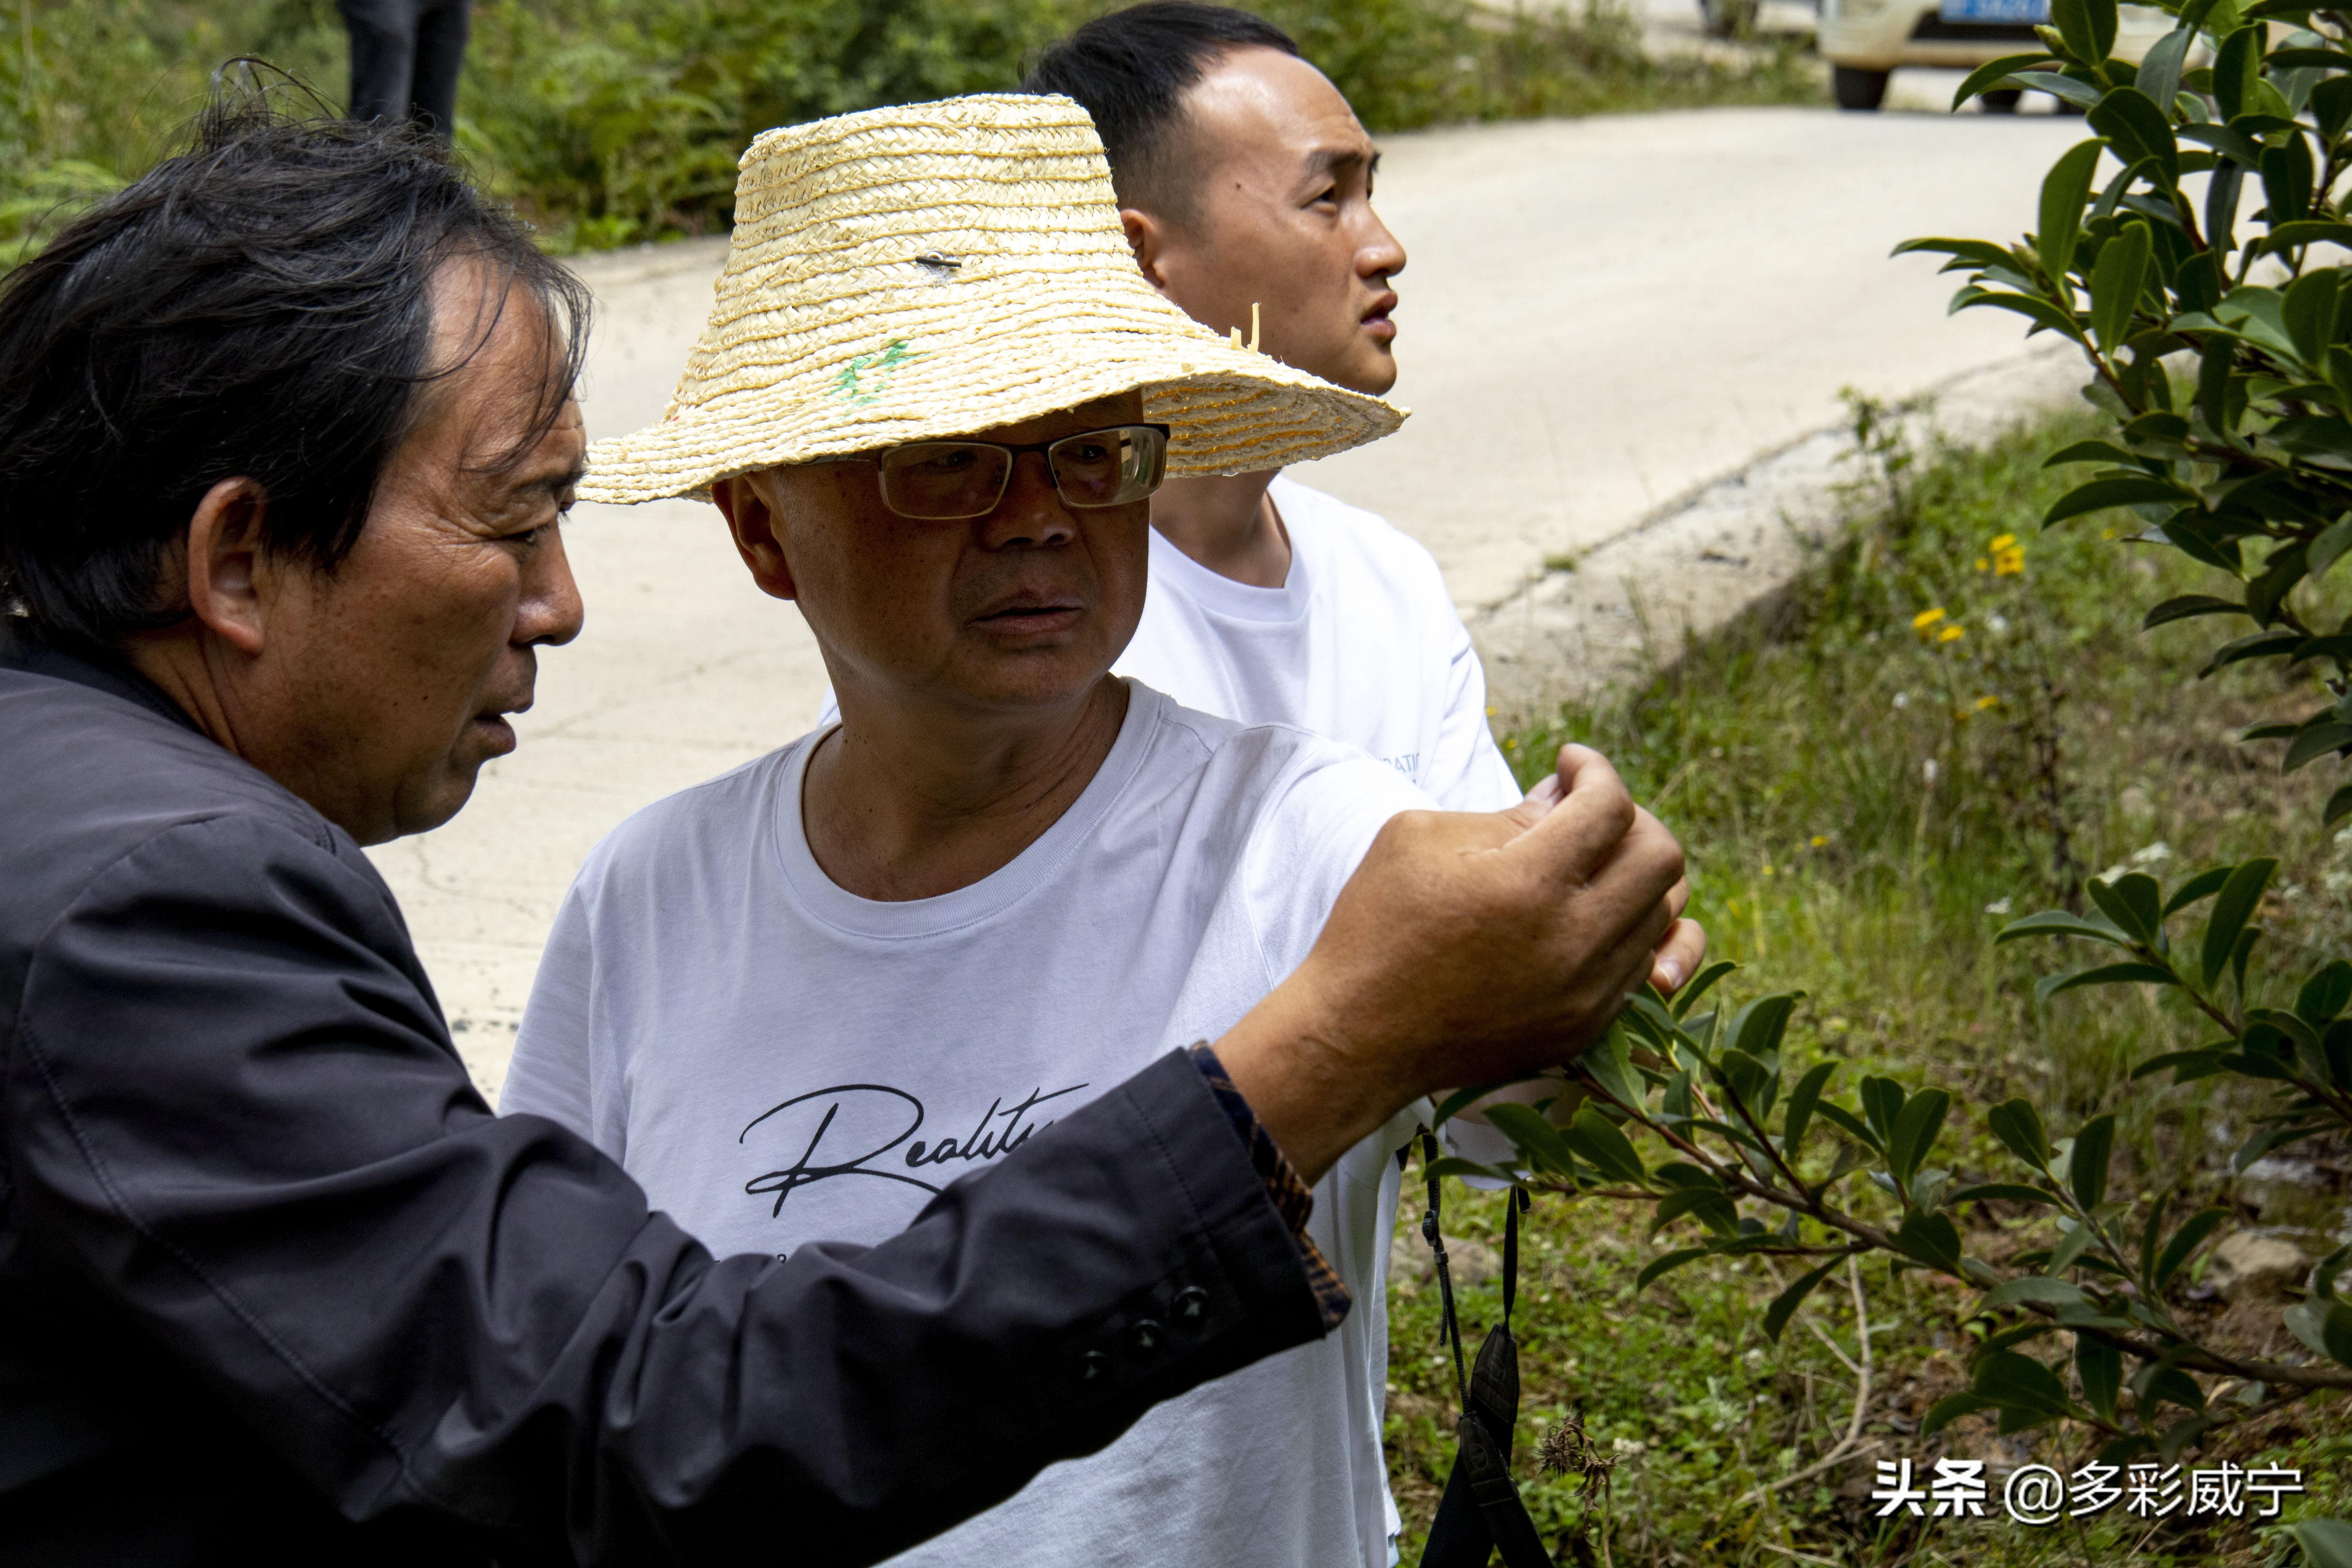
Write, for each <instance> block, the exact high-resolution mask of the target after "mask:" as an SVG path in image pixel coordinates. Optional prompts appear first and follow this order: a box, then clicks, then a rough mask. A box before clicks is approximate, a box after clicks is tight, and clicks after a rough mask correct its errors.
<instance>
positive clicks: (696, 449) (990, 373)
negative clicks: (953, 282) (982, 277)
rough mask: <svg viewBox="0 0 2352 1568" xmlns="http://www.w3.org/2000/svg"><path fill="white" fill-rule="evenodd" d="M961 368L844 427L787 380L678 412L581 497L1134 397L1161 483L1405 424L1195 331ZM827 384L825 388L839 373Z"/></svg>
mask: <svg viewBox="0 0 2352 1568" xmlns="http://www.w3.org/2000/svg"><path fill="white" fill-rule="evenodd" d="M1186 324H1187V325H1191V324H1192V323H1191V322H1190V321H1187V322H1186ZM1195 330H1196V331H1198V330H1199V329H1195ZM868 357H869V358H871V357H872V356H871V355H869V356H868ZM821 368H822V367H820V369H821ZM974 368H978V369H980V370H981V371H982V376H981V378H980V380H981V384H977V385H975V384H973V380H974V378H973V377H972V376H971V374H958V367H957V366H956V364H955V363H953V360H952V359H951V358H950V357H949V356H945V355H942V356H940V357H939V358H938V359H937V360H936V361H934V360H929V359H913V360H910V361H908V362H907V363H905V364H904V365H903V366H896V367H892V369H891V372H890V374H888V376H887V381H886V382H885V384H884V386H883V388H882V389H881V391H880V393H879V395H877V397H876V398H875V400H874V402H873V403H872V404H870V405H867V406H865V407H863V408H861V409H860V410H859V413H860V415H861V417H859V418H858V419H857V420H856V421H855V422H854V423H843V422H840V421H839V420H837V419H835V417H833V414H834V410H833V409H832V408H830V407H828V406H827V404H828V403H830V402H832V401H833V400H832V399H822V398H820V399H813V398H811V397H809V396H808V395H806V392H805V389H804V387H802V386H794V385H793V384H778V385H773V386H767V387H756V388H751V389H747V390H746V391H744V392H742V393H740V394H739V395H734V396H731V397H726V398H722V399H716V400H713V401H712V402H709V403H707V404H704V405H701V406H699V407H696V408H692V409H678V410H676V411H675V412H674V413H673V414H672V415H671V416H670V417H669V418H667V419H666V420H664V421H663V422H662V423H661V424H659V425H655V426H649V427H647V428H646V429H643V430H639V431H636V432H635V433H633V434H631V435H627V436H623V437H615V438H614V439H610V440H605V441H599V442H597V443H596V444H595V445H593V447H590V448H589V453H588V473H587V477H586V478H585V479H583V481H582V482H581V485H580V492H579V493H580V495H581V497H582V499H583V500H597V501H612V502H618V503H621V504H624V505H626V504H631V503H635V502H640V501H650V500H663V499H666V498H669V497H674V496H688V497H692V498H694V499H696V500H709V495H710V487H711V486H712V485H713V484H715V483H717V482H718V481H719V480H720V479H728V478H731V477H733V476H735V475H738V474H747V473H754V472H757V471H759V470H761V469H763V468H782V467H784V466H786V465H789V464H793V463H809V462H819V461H822V460H824V459H825V458H844V457H850V456H854V455H856V454H858V453H861V452H872V451H877V450H879V449H881V448H883V447H892V446H897V445H899V444H901V443H903V442H908V441H934V440H941V439H946V438H950V437H957V436H971V435H978V434H981V433H982V431H985V430H990V429H995V428H998V427H1001V426H1009V425H1018V424H1022V423H1024V422H1026V421H1028V420H1031V419H1035V418H1039V417H1041V416H1045V415H1048V414H1055V413H1059V412H1061V411H1062V410H1064V409H1067V408H1076V407H1077V406H1079V405H1082V404H1087V403H1093V402H1096V401H1097V400H1099V399H1102V398H1107V397H1114V396H1117V395H1118V394H1120V393H1123V392H1132V391H1138V390H1140V391H1141V392H1142V393H1143V395H1144V397H1143V407H1144V412H1143V417H1144V418H1145V419H1146V420H1147V421H1150V422H1151V423H1154V424H1163V425H1166V426H1169V442H1168V471H1169V473H1170V475H1171V477H1179V476H1186V475H1198V474H1229V473H1255V472H1259V471H1262V470H1265V469H1267V468H1282V467H1285V466H1286V465H1287V464H1291V463H1297V462H1306V461H1309V460H1311V459H1313V458H1322V457H1328V456H1329V455H1331V454H1332V453H1335V452H1343V451H1346V450H1347V449H1349V447H1360V446H1361V445H1363V444H1364V443H1365V442H1367V441H1376V440H1378V439H1380V438H1381V437H1383V436H1387V435H1390V434H1391V433H1393V432H1394V431H1395V430H1396V429H1397V427H1398V426H1401V425H1402V423H1403V422H1404V418H1405V415H1406V410H1404V409H1402V408H1399V407H1397V406H1396V405H1393V404H1391V403H1387V402H1384V401H1382V400H1381V399H1380V398H1377V397H1369V396H1366V395H1362V394H1360V393H1354V392H1349V391H1346V390H1345V389H1343V388H1340V387H1336V386H1333V385H1331V384H1329V383H1328V382H1324V381H1320V380H1318V379H1317V378H1315V377H1314V376H1310V375H1307V374H1305V373H1303V372H1300V371H1296V370H1293V369H1291V368H1290V367H1289V366H1287V365H1285V364H1282V363H1279V362H1277V361H1275V360H1272V359H1269V358H1268V357H1266V356H1265V355H1264V354H1261V353H1252V352H1250V351H1249V350H1247V349H1244V348H1235V347H1234V346H1232V345H1231V344H1229V343H1227V342H1225V341H1224V340H1223V339H1220V338H1217V337H1215V336H1213V335H1212V334H1210V333H1208V332H1206V331H1201V332H1200V336H1199V337H1198V338H1195V339H1192V341H1190V342H1184V341H1181V340H1177V341H1171V339H1170V338H1169V337H1167V336H1166V335H1163V334H1161V333H1157V332H1151V333H1143V332H1133V331H1079V332H1067V331H1062V332H1055V331H1050V330H1049V331H1045V332H1042V333H1039V334H1036V335H1034V336H1031V335H1024V334H1021V333H1018V332H1014V333H1008V334H1006V335H1005V336H1004V337H1002V338H999V339H997V340H996V341H995V342H992V344H991V345H990V347H989V352H988V353H987V354H986V355H985V363H984V365H982V366H977V367H974ZM806 379H807V378H806V377H805V376H795V377H793V381H794V382H803V381H805V380H806ZM830 379H832V380H833V381H835V383H838V382H839V381H840V379H841V372H839V371H835V372H834V374H833V375H832V377H831V378H830ZM982 409H984V410H985V413H984V414H983V413H980V412H978V411H979V410H982Z"/></svg>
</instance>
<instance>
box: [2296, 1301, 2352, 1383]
mask: <svg viewBox="0 0 2352 1568" xmlns="http://www.w3.org/2000/svg"><path fill="white" fill-rule="evenodd" d="M2286 1326H2287V1328H2288V1329H2289V1330H2291V1331H2293V1332H2294V1337H2295V1338H2297V1339H2299V1340H2301V1341H2302V1342H2304V1343H2305V1344H2307V1345H2309V1346H2310V1347H2311V1348H2312V1349H2313V1350H2315V1351H2316V1352H2319V1353H2320V1354H2321V1355H2324V1356H2326V1357H2328V1358H2329V1359H2330V1360H2333V1361H2338V1362H2341V1363H2344V1364H2345V1365H2347V1366H2352V1307H2347V1306H2346V1305H2345V1304H2344V1303H2343V1302H2341V1301H2337V1300H2330V1299H2329V1298H2327V1297H2325V1296H2314V1297H2312V1298H2311V1299H2310V1300H2307V1301H2304V1302H2302V1303H2301V1304H2299V1305H2297V1306H2294V1307H2290V1308H2288V1309H2287V1310H2286Z"/></svg>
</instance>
